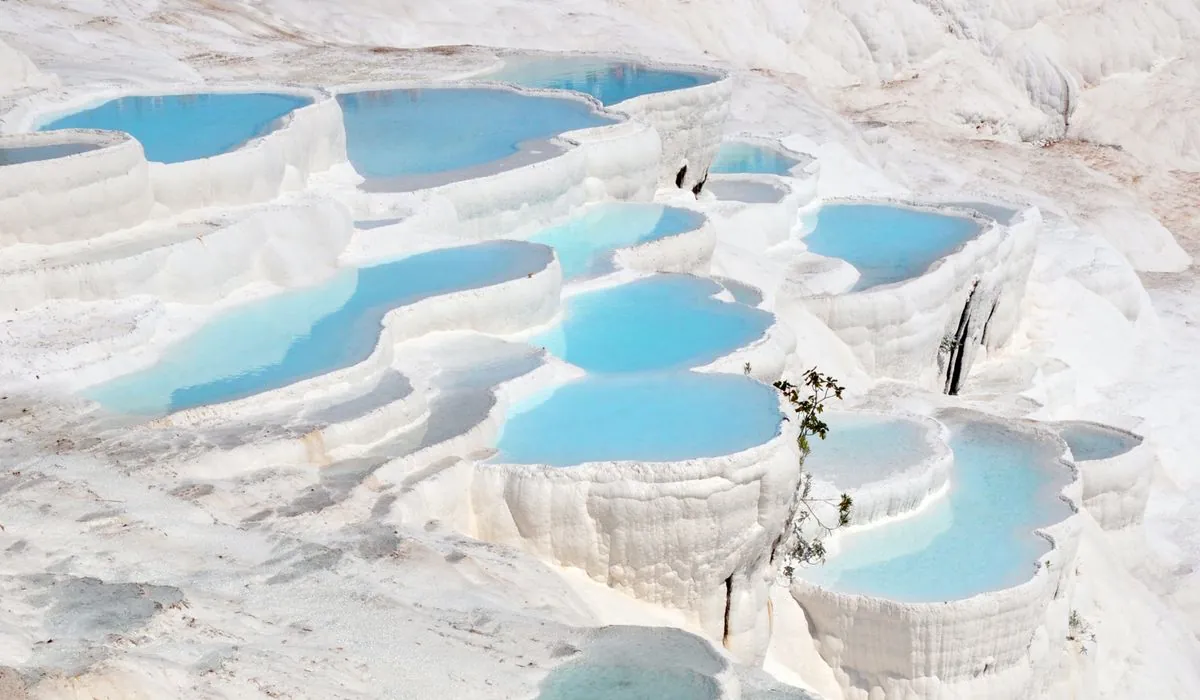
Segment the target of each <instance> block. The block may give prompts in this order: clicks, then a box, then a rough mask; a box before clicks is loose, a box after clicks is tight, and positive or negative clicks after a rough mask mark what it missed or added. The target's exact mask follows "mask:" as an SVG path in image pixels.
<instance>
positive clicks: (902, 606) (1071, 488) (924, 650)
mask: <svg viewBox="0 0 1200 700" xmlns="http://www.w3.org/2000/svg"><path fill="white" fill-rule="evenodd" d="M942 413H943V414H949V413H955V414H958V415H960V416H965V417H966V419H969V418H970V417H972V416H973V417H976V418H978V417H980V416H987V414H982V413H980V412H978V411H971V410H969V409H949V410H946V411H943V412H942ZM987 417H988V418H990V419H992V420H998V421H1000V422H1002V423H1004V425H1006V426H1007V427H1009V428H1020V429H1021V430H1024V431H1028V432H1031V433H1034V434H1037V435H1040V436H1042V437H1043V438H1046V439H1049V440H1052V441H1054V442H1056V444H1057V445H1058V447H1060V448H1061V451H1062V453H1061V455H1060V456H1059V457H1058V458H1057V460H1056V462H1057V466H1059V467H1061V468H1064V469H1066V470H1068V473H1070V474H1071V477H1072V480H1071V481H1070V482H1069V483H1067V484H1066V485H1064V486H1063V487H1062V489H1061V490H1060V491H1059V492H1058V494H1057V496H1058V499H1059V500H1060V501H1062V502H1063V503H1065V504H1067V506H1068V510H1069V512H1068V514H1067V515H1066V516H1065V517H1064V518H1063V519H1062V520H1060V521H1058V522H1055V523H1052V524H1049V525H1045V526H1042V527H1039V528H1036V529H1034V530H1033V534H1034V535H1036V536H1038V537H1040V538H1041V539H1042V540H1044V541H1045V542H1047V543H1048V544H1049V551H1047V552H1046V553H1045V554H1043V555H1042V556H1041V557H1039V559H1038V560H1037V561H1035V562H1033V572H1032V575H1030V576H1029V578H1028V579H1026V580H1025V581H1023V582H1021V583H1018V584H1016V585H1014V586H1011V587H1008V588H1002V589H997V590H992V591H987V592H982V593H977V594H975V595H972V596H970V597H967V598H958V599H953V600H945V601H931V602H900V601H895V600H890V599H886V598H879V597H874V596H870V595H864V594H859V593H841V592H837V591H835V590H832V589H828V588H824V587H822V586H820V585H818V584H815V583H812V582H810V581H806V580H804V579H802V578H800V577H797V578H796V579H794V580H793V581H792V582H791V584H790V586H789V592H790V594H791V596H792V598H793V599H794V600H795V601H796V602H797V603H798V604H799V605H800V607H801V608H802V609H803V610H804V612H805V614H806V615H807V617H808V620H809V625H810V627H809V629H810V631H811V632H812V636H813V640H814V641H815V642H816V648H817V650H818V652H819V653H820V655H821V656H822V658H823V659H824V660H825V661H826V663H828V664H829V665H830V666H832V667H833V668H834V670H835V672H836V673H837V675H838V681H839V684H840V685H842V687H843V688H844V689H848V688H853V689H856V690H861V691H862V692H863V693H867V692H876V691H875V690H873V689H875V688H880V689H882V691H883V692H884V693H885V694H889V695H891V694H896V693H899V694H901V695H903V694H905V693H911V692H913V691H914V690H915V689H916V688H918V687H920V688H925V689H928V683H929V681H930V680H931V679H932V680H934V681H936V682H937V683H938V684H939V685H940V686H941V687H946V686H947V685H949V687H951V688H955V687H957V684H967V683H971V682H973V680H974V679H977V678H979V677H980V676H981V675H983V674H986V673H989V672H990V673H991V674H1002V673H1004V672H1006V671H1010V670H1012V669H1014V668H1020V667H1021V664H1023V663H1025V662H1026V659H1027V656H1026V654H1027V652H1028V644H1029V639H1030V638H1031V637H1032V636H1033V635H1035V634H1036V633H1037V631H1038V630H1039V629H1042V628H1044V627H1045V625H1046V624H1047V617H1046V615H1047V611H1048V608H1049V607H1050V606H1051V603H1052V601H1053V600H1054V599H1056V598H1058V597H1059V593H1060V591H1061V587H1062V586H1063V585H1064V583H1065V579H1068V578H1069V577H1070V576H1071V575H1073V572H1074V564H1073V563H1074V558H1075V552H1076V549H1077V547H1078V544H1079V537H1080V529H1081V522H1080V519H1079V517H1078V516H1079V513H1080V511H1081V502H1082V497H1081V474H1080V470H1079V469H1078V468H1077V467H1076V466H1075V465H1074V464H1073V463H1072V462H1071V461H1070V460H1069V459H1067V454H1068V452H1067V444H1066V442H1065V441H1064V440H1062V439H1061V438H1060V437H1058V434H1057V431H1055V430H1053V429H1052V428H1050V427H1049V426H1047V425H1046V424H1042V423H1038V422H1037V421H1030V420H1023V419H1002V418H998V417H996V416H987ZM1057 612H1058V613H1059V614H1060V616H1061V618H1060V619H1061V625H1062V629H1064V630H1065V629H1066V627H1067V620H1066V609H1065V608H1061V607H1060V608H1058V609H1057ZM998 626H999V627H1000V628H1003V629H1011V630H1012V633H1010V634H1007V635H997V634H995V633H994V630H995V629H996V628H997V627H998ZM946 639H953V640H955V644H953V645H946V644H944V643H943V641H944V640H946ZM877 648H894V649H902V650H904V652H905V653H903V654H900V655H883V656H880V655H878V654H870V653H868V654H866V655H864V654H863V653H862V650H864V649H867V650H869V649H877Z"/></svg>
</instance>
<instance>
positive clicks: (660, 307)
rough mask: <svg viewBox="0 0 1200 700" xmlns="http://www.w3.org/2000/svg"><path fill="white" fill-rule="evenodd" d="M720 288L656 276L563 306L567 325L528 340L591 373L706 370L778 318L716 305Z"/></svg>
mask: <svg viewBox="0 0 1200 700" xmlns="http://www.w3.org/2000/svg"><path fill="white" fill-rule="evenodd" d="M720 291H721V286H720V285H719V284H717V283H715V282H713V281H712V280H707V279H702V278H699V277H691V276H688V275H654V276H653V277H647V278H644V279H640V280H637V281H635V282H630V283H628V284H622V285H619V286H616V287H609V288H606V289H601V290H597V291H594V292H588V293H585V294H578V295H576V296H573V297H570V298H568V299H567V300H566V310H565V315H564V318H563V321H562V322H561V323H560V324H558V325H557V326H555V327H554V328H551V329H550V330H548V331H546V332H545V333H542V334H541V335H538V336H536V337H534V338H532V339H530V340H529V342H530V343H531V344H533V345H540V346H542V347H544V348H546V349H547V350H548V351H550V352H551V353H552V354H554V355H556V356H557V357H560V358H562V359H564V360H566V361H567V362H570V363H571V364H573V365H576V366H578V367H582V368H583V369H585V370H587V371H588V372H595V373H612V372H643V371H647V370H665V369H685V368H688V367H698V366H700V365H704V364H707V363H709V362H711V361H713V360H715V359H717V358H718V357H721V356H722V355H727V354H729V353H730V352H732V351H734V350H736V349H738V348H740V347H743V346H745V345H748V344H749V343H751V342H752V341H754V340H756V339H758V338H759V337H761V336H762V334H763V333H764V332H765V331H766V329H767V328H768V327H769V326H770V325H771V323H772V321H773V320H774V318H773V317H772V316H771V314H769V313H767V312H766V311H762V310H760V309H755V308H753V307H749V306H746V305H745V304H738V303H733V302H724V301H720V300H717V299H714V298H713V297H712V295H714V294H718V293H720Z"/></svg>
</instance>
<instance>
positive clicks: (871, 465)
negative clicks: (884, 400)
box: [804, 412, 934, 488]
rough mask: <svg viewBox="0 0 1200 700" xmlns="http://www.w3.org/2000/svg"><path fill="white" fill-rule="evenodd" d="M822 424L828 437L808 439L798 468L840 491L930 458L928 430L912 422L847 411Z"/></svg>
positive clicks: (831, 414) (895, 417) (923, 425)
mask: <svg viewBox="0 0 1200 700" xmlns="http://www.w3.org/2000/svg"><path fill="white" fill-rule="evenodd" d="M824 420H825V423H826V424H827V425H828V426H829V433H828V435H826V437H825V439H824V440H821V439H820V438H813V439H811V440H810V444H811V446H812V453H811V454H809V455H808V457H807V458H806V459H805V460H804V467H805V469H807V470H808V471H809V472H810V473H812V475H813V476H815V477H817V478H818V479H821V480H822V481H828V482H829V483H832V484H835V485H836V486H838V487H840V488H856V487H858V486H862V485H863V484H869V483H871V482H874V481H879V480H881V479H885V478H887V477H889V476H892V475H894V474H899V473H901V472H903V471H905V470H906V469H910V468H912V467H914V466H916V465H918V464H920V463H921V461H922V460H925V459H928V458H929V457H931V456H932V452H933V449H934V448H933V446H931V445H930V444H929V443H928V442H927V438H926V434H927V432H928V430H929V428H928V427H927V426H926V425H925V424H923V423H919V422H917V421H915V420H912V419H908V418H902V417H898V416H881V415H876V414H873V413H848V412H829V413H826V414H824Z"/></svg>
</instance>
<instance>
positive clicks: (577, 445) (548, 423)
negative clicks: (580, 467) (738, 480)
mask: <svg viewBox="0 0 1200 700" xmlns="http://www.w3.org/2000/svg"><path fill="white" fill-rule="evenodd" d="M781 418H782V416H781V415H780V413H779V403H778V399H777V396H776V391H775V389H774V388H773V387H770V386H767V385H765V384H761V383H759V382H756V381H754V380H753V379H750V378H749V377H744V376H742V375H735V374H708V373H695V372H665V373H645V374H631V375H604V376H589V377H585V378H583V379H580V380H577V381H574V382H571V383H568V384H564V385H562V386H560V387H557V388H555V389H554V390H553V391H552V392H550V393H549V394H544V395H542V396H538V397H535V398H533V399H530V400H528V401H526V402H525V403H522V404H519V405H517V406H514V407H513V410H512V411H511V412H510V413H509V416H508V420H507V421H506V422H505V424H504V426H503V428H502V429H501V432H500V436H499V438H498V439H497V443H496V447H497V449H498V450H499V452H498V454H497V455H496V456H495V457H494V458H493V460H494V461H498V462H508V463H516V464H548V465H551V466H556V467H568V466H572V465H576V464H581V463H583V462H595V461H608V460H614V461H625V460H631V461H642V462H660V461H678V460H684V459H693V458H697V457H714V456H718V455H725V454H733V453H735V452H740V451H742V450H746V449H749V448H751V447H754V446H755V445H761V444H763V443H765V442H767V441H768V440H770V439H771V438H773V437H774V436H775V435H777V434H778V433H779V424H780V420H781Z"/></svg>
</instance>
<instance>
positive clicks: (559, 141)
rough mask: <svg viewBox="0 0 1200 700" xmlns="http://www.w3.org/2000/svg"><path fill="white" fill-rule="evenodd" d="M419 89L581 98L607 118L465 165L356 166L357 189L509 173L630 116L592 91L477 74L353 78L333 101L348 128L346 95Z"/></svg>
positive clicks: (391, 189)
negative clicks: (393, 169)
mask: <svg viewBox="0 0 1200 700" xmlns="http://www.w3.org/2000/svg"><path fill="white" fill-rule="evenodd" d="M415 90H429V91H444V92H451V91H453V92H465V91H469V90H481V91H483V90H486V91H495V92H505V93H508V94H510V95H513V96H515V97H518V98H520V97H526V98H534V99H542V100H547V101H554V102H577V103H581V105H582V106H584V107H586V108H587V114H588V115H589V116H593V117H596V118H598V119H603V120H606V121H604V122H599V123H596V124H591V125H587V126H582V127H573V128H570V129H564V130H563V131H559V132H556V133H554V134H550V135H548V136H545V137H544V138H531V139H525V140H522V141H519V142H517V143H515V144H511V145H510V146H509V147H510V148H514V149H515V150H514V151H513V152H512V153H511V154H509V155H507V156H504V157H501V158H498V159H491V160H487V161H484V162H481V163H475V164H471V165H467V166H465V167H460V168H456V169H453V170H440V171H433V172H429V173H407V174H398V175H392V176H387V177H368V176H367V175H364V174H362V173H361V172H360V171H358V169H357V168H355V172H356V173H358V175H359V177H361V178H363V182H362V183H360V184H359V188H360V189H361V190H363V191H366V192H374V193H380V194H389V193H405V192H413V191H421V190H430V189H434V188H438V187H442V186H446V185H452V184H455V183H461V182H467V181H471V180H475V179H479V178H483V177H487V176H490V175H497V174H500V173H506V172H510V171H513V170H517V169H520V168H522V167H527V166H534V165H537V164H539V163H544V162H546V161H549V160H553V159H554V158H556V157H558V156H561V155H563V154H564V153H565V152H566V151H569V150H571V149H573V148H575V147H577V146H579V143H578V142H577V141H575V140H572V138H571V135H572V134H583V133H586V132H589V131H592V130H596V129H605V128H610V127H613V126H617V125H620V124H622V123H624V122H627V121H629V116H628V115H626V114H623V113H620V112H614V111H612V110H609V109H607V108H605V106H604V105H602V104H601V103H600V102H599V101H598V100H596V99H594V98H592V97H591V96H590V95H585V94H582V93H575V92H572V91H564V90H546V89H536V88H526V87H522V86H519V85H512V84H508V83H499V82H489V81H482V80H475V79H468V80H453V81H451V80H443V81H434V80H398V81H379V82H365V83H350V84H344V85H339V86H337V87H335V88H332V89H331V90H330V93H331V95H332V98H333V100H334V102H335V103H336V104H337V105H338V108H339V110H341V111H342V115H343V116H342V123H343V128H345V120H346V116H345V115H346V112H345V108H344V107H343V103H342V101H343V99H344V98H347V97H348V96H351V95H359V94H367V93H384V92H404V91H415ZM346 131H347V135H346V138H347V142H349V141H350V138H351V137H350V135H349V130H348V129H347V130H346ZM532 147H539V148H547V149H548V150H549V151H550V152H548V153H536V154H535V153H532V152H531V150H532ZM534 156H536V157H534ZM347 159H348V160H349V155H348V156H347ZM350 164H351V167H354V163H353V161H352V160H351V161H350Z"/></svg>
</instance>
